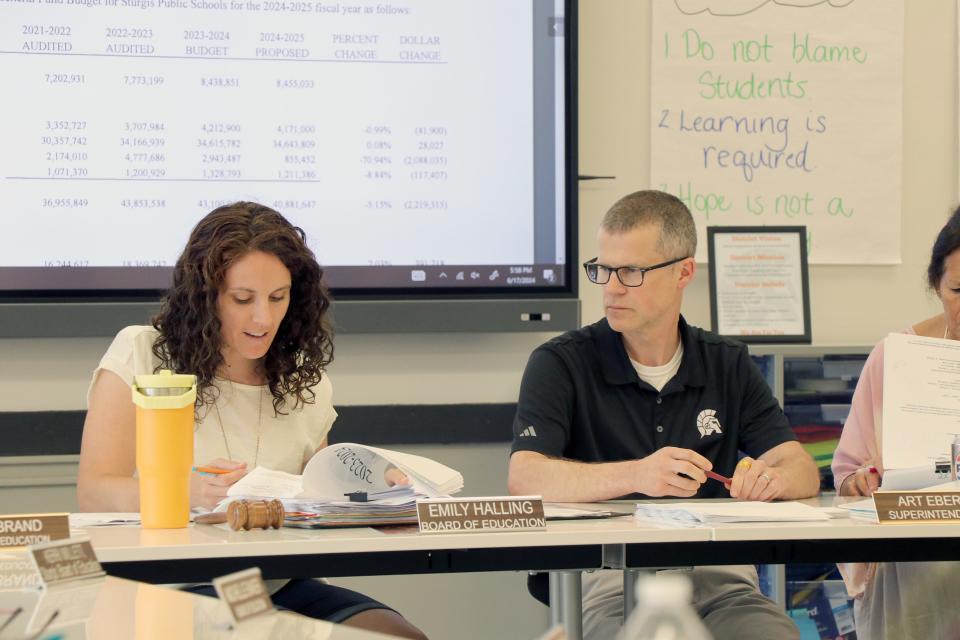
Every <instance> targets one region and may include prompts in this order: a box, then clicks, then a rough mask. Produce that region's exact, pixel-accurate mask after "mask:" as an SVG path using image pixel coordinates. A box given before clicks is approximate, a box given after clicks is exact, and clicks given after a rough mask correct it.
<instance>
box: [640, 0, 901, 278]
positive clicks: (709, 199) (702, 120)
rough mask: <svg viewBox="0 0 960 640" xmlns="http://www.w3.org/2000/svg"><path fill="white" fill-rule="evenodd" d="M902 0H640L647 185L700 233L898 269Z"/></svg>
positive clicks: (814, 257)
mask: <svg viewBox="0 0 960 640" xmlns="http://www.w3.org/2000/svg"><path fill="white" fill-rule="evenodd" d="M903 11H904V9H903V1H902V0H882V1H870V2H868V1H867V0H658V1H657V2H654V3H653V37H652V47H653V49H652V69H651V98H650V99H651V145H650V152H651V184H652V186H653V187H655V188H660V189H663V190H665V191H669V192H670V193H673V194H674V195H676V196H678V197H679V198H681V199H682V200H683V201H684V202H686V203H687V205H688V206H689V207H690V210H691V211H692V212H693V213H694V217H695V219H696V221H697V226H698V229H699V232H700V234H701V243H700V248H699V250H698V252H697V260H698V261H702V260H705V259H706V258H707V255H706V254H707V251H706V243H705V242H702V240H703V239H704V237H705V229H706V227H707V226H708V225H749V226H756V225H803V226H805V227H806V228H807V243H808V245H807V249H808V256H809V260H810V262H811V263H813V264H817V263H819V264H895V263H899V262H900V211H901V165H902V160H901V156H902V126H901V111H902V95H901V94H902V76H903V71H902V58H903Z"/></svg>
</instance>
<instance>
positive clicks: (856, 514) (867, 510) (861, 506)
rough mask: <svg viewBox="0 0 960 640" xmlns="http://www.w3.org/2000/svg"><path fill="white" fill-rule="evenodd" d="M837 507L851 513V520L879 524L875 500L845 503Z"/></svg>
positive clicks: (868, 499) (867, 499)
mask: <svg viewBox="0 0 960 640" xmlns="http://www.w3.org/2000/svg"><path fill="white" fill-rule="evenodd" d="M837 507H839V508H840V509H846V510H847V511H849V512H850V517H851V518H855V519H857V520H869V521H870V522H877V505H876V504H875V503H874V502H873V498H866V499H864V500H856V501H854V502H844V503H843V504H838V505H837Z"/></svg>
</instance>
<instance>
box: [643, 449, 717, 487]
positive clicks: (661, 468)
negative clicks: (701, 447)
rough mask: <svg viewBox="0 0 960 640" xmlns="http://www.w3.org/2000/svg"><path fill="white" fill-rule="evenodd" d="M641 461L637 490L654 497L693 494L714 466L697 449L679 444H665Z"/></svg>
mask: <svg viewBox="0 0 960 640" xmlns="http://www.w3.org/2000/svg"><path fill="white" fill-rule="evenodd" d="M638 463H639V464H638V466H639V468H640V473H639V477H638V478H637V480H638V484H637V488H636V491H637V493H642V494H644V495H648V496H652V497H663V496H674V497H680V498H689V497H691V496H693V495H695V494H696V493H697V490H698V489H700V485H702V484H703V483H704V482H706V481H707V476H706V475H705V474H704V473H703V472H704V471H709V470H710V469H712V468H713V464H711V462H710V461H709V460H707V459H706V458H704V457H703V456H702V455H700V454H699V453H697V452H696V451H691V450H690V449H680V448H678V447H664V448H662V449H659V450H657V452H656V453H652V454H650V455H649V456H647V457H646V458H643V459H641V460H638Z"/></svg>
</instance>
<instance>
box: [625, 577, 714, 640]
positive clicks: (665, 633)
mask: <svg viewBox="0 0 960 640" xmlns="http://www.w3.org/2000/svg"><path fill="white" fill-rule="evenodd" d="M692 592H693V587H692V586H691V584H690V580H689V579H688V578H687V577H686V576H683V575H680V574H674V573H663V574H660V575H645V576H640V577H639V578H638V579H637V607H636V608H635V609H634V611H633V613H632V614H631V615H630V617H629V619H627V622H626V624H625V625H624V627H623V638H624V640H711V638H712V636H711V635H710V632H708V631H707V628H706V627H704V626H703V622H701V621H700V616H698V615H697V612H696V611H694V610H693V607H691V606H690V596H691V594H692Z"/></svg>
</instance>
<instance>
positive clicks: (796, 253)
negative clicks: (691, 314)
mask: <svg viewBox="0 0 960 640" xmlns="http://www.w3.org/2000/svg"><path fill="white" fill-rule="evenodd" d="M707 250H708V251H707V253H708V256H709V260H710V265H709V267H710V321H711V326H712V328H713V331H715V332H716V333H719V334H720V335H722V336H729V337H733V338H736V339H737V340H741V341H743V342H805V343H809V342H810V338H811V331H810V289H809V284H808V280H807V231H806V227H707Z"/></svg>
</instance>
